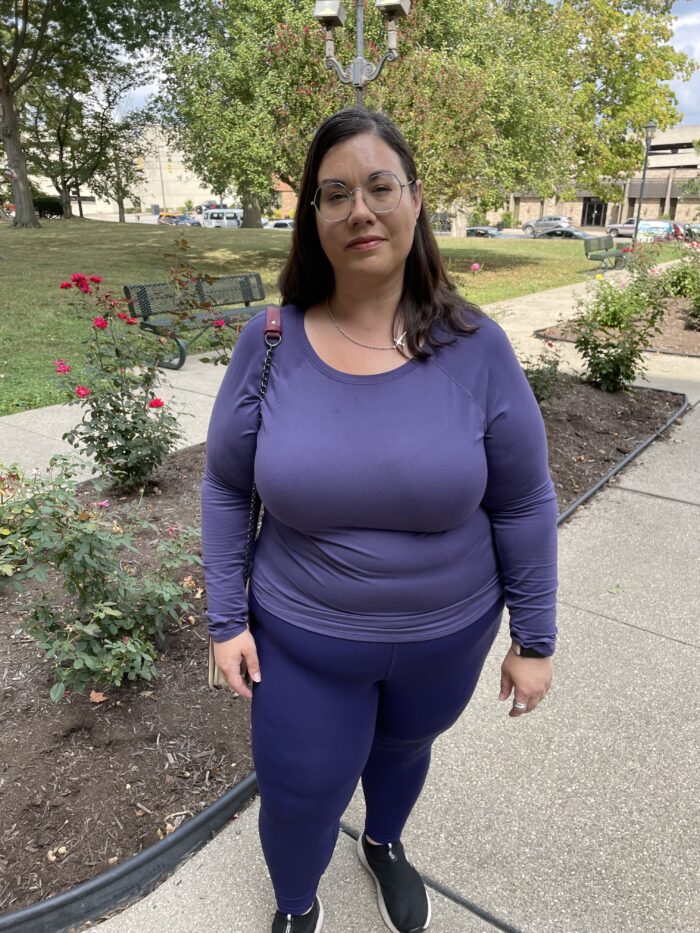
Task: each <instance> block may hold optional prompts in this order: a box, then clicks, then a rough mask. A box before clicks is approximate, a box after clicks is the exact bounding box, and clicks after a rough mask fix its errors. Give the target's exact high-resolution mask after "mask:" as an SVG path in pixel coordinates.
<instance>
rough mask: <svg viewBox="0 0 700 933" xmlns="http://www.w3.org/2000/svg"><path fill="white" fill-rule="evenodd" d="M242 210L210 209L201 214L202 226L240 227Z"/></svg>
mask: <svg viewBox="0 0 700 933" xmlns="http://www.w3.org/2000/svg"><path fill="white" fill-rule="evenodd" d="M242 214H243V211H236V210H230V211H228V210H226V211H225V210H220V209H217V210H210V211H204V213H203V214H202V226H203V227H240V226H241V223H242V222H243V220H242Z"/></svg>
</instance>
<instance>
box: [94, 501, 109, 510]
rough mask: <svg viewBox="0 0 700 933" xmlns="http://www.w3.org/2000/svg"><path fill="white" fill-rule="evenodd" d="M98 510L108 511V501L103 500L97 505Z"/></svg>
mask: <svg viewBox="0 0 700 933" xmlns="http://www.w3.org/2000/svg"><path fill="white" fill-rule="evenodd" d="M97 508H98V509H108V508H109V499H103V500H102V501H101V502H98V503H97Z"/></svg>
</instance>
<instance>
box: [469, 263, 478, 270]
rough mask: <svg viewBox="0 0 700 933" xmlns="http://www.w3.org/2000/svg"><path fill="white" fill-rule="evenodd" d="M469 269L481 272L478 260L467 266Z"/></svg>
mask: <svg viewBox="0 0 700 933" xmlns="http://www.w3.org/2000/svg"><path fill="white" fill-rule="evenodd" d="M469 271H470V272H481V264H480V263H478V262H473V263H472V264H471V266H469Z"/></svg>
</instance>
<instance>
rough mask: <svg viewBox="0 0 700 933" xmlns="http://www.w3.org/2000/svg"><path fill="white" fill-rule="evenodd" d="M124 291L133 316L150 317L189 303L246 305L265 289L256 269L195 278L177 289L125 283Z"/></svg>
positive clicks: (168, 284)
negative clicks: (207, 277)
mask: <svg viewBox="0 0 700 933" xmlns="http://www.w3.org/2000/svg"><path fill="white" fill-rule="evenodd" d="M124 294H125V295H126V298H127V300H128V302H129V310H130V311H131V314H132V315H133V316H134V317H142V318H144V319H145V318H149V317H151V316H152V315H156V314H169V313H172V312H175V311H184V310H186V309H187V308H188V307H192V302H196V303H198V304H199V303H201V302H206V303H207V304H210V305H211V306H212V307H218V306H220V305H237V304H243V305H248V304H250V302H251V301H263V300H264V298H265V290H264V288H263V284H262V279H261V278H260V274H259V273H258V272H242V273H239V274H237V275H220V276H219V277H218V278H216V279H212V281H211V282H205V281H203V280H202V279H197V280H196V281H195V282H193V283H188V284H187V285H184V286H183V287H182V288H180V289H176V288H175V287H174V286H173V284H172V282H144V283H143V284H140V285H125V286H124Z"/></svg>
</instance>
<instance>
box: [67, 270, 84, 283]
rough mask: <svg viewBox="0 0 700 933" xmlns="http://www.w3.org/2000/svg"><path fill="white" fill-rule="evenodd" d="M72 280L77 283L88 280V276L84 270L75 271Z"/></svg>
mask: <svg viewBox="0 0 700 933" xmlns="http://www.w3.org/2000/svg"><path fill="white" fill-rule="evenodd" d="M70 280H71V282H75V284H76V285H77V284H78V282H87V276H86V275H85V274H84V273H83V272H74V273H73V275H72V276H71V277H70Z"/></svg>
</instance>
